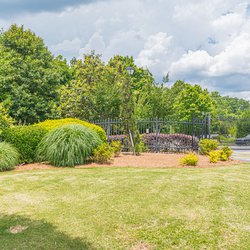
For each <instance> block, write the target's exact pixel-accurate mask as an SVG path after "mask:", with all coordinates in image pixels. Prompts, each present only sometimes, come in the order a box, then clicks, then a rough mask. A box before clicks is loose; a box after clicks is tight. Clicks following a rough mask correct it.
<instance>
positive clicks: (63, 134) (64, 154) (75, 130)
mask: <svg viewBox="0 0 250 250" xmlns="http://www.w3.org/2000/svg"><path fill="white" fill-rule="evenodd" d="M102 143H103V142H102V141H101V139H100V137H99V136H98V134H97V133H96V132H94V131H93V130H91V129H90V128H87V127H85V126H83V125H79V124H69V125H64V126H61V127H57V128H55V129H53V130H52V131H50V132H49V133H48V134H46V135H45V137H44V138H43V139H42V141H41V142H40V143H39V145H38V147H37V152H36V153H37V160H38V161H48V162H50V163H51V164H53V165H54V166H58V167H66V166H67V167H74V166H75V165H81V164H84V163H86V162H87V161H88V160H89V157H90V156H91V155H92V153H93V151H94V149H95V148H97V147H98V146H99V145H101V144H102Z"/></svg>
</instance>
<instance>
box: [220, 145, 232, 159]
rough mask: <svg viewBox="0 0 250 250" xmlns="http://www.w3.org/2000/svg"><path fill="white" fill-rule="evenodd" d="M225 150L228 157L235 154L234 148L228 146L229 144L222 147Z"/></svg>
mask: <svg viewBox="0 0 250 250" xmlns="http://www.w3.org/2000/svg"><path fill="white" fill-rule="evenodd" d="M221 150H222V151H223V153H224V154H225V155H226V156H227V158H228V159H229V157H230V156H231V155H232V154H233V150H232V149H231V148H230V147H228V146H224V147H222V149H221Z"/></svg>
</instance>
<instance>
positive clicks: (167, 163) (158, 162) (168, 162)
mask: <svg viewBox="0 0 250 250" xmlns="http://www.w3.org/2000/svg"><path fill="white" fill-rule="evenodd" d="M183 156H185V154H162V153H143V154H141V155H140V156H133V155H131V154H122V155H120V156H119V157H116V158H114V159H113V161H112V163H111V164H108V165H107V164H105V165H103V164H98V163H91V164H85V165H81V166H77V168H86V167H104V166H109V167H146V168H171V167H177V168H184V167H183V166H181V165H180V158H181V157H183ZM239 163H241V161H238V160H233V159H230V160H229V161H220V162H218V163H210V162H209V158H208V157H207V156H204V155H199V162H198V165H197V166H195V168H206V167H217V166H231V165H235V164H239ZM50 168H51V169H53V168H55V167H53V166H51V165H48V164H46V163H35V164H26V165H22V166H18V167H17V168H16V170H33V169H50Z"/></svg>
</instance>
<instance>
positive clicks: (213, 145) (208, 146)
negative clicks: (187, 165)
mask: <svg viewBox="0 0 250 250" xmlns="http://www.w3.org/2000/svg"><path fill="white" fill-rule="evenodd" d="M218 146H219V143H218V141H217V140H210V139H203V140H201V141H200V143H199V148H200V153H201V154H202V155H208V154H209V152H211V151H213V150H216V149H217V148H218Z"/></svg>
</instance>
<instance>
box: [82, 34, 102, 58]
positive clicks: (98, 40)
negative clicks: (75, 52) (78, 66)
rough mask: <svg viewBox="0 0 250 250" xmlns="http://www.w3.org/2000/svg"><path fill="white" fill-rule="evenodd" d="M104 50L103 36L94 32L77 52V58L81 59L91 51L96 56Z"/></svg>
mask: <svg viewBox="0 0 250 250" xmlns="http://www.w3.org/2000/svg"><path fill="white" fill-rule="evenodd" d="M104 49H105V42H104V39H103V36H102V35H101V34H100V33H99V32H95V33H94V34H93V35H92V36H91V37H90V39H89V41H88V43H87V44H86V45H85V46H84V47H83V48H81V49H80V50H79V56H80V58H82V55H83V54H85V53H89V52H91V51H92V50H95V52H96V53H97V54H99V53H102V52H103V51H104Z"/></svg>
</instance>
